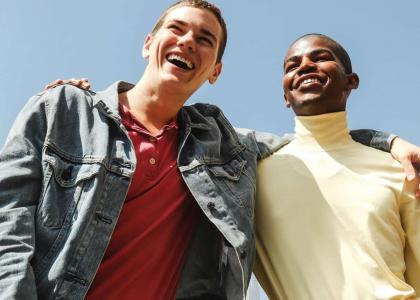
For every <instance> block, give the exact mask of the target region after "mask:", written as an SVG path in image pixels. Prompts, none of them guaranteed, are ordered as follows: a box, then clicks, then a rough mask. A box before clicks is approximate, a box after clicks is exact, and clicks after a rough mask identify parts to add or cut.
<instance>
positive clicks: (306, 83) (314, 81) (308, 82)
mask: <svg viewBox="0 0 420 300" xmlns="http://www.w3.org/2000/svg"><path fill="white" fill-rule="evenodd" d="M325 82H326V79H323V78H320V77H318V76H313V77H312V76H311V77H306V78H304V79H303V80H299V81H298V82H297V84H296V87H295V88H296V89H297V88H300V87H302V88H305V87H312V86H320V85H323V84H324V83H325Z"/></svg>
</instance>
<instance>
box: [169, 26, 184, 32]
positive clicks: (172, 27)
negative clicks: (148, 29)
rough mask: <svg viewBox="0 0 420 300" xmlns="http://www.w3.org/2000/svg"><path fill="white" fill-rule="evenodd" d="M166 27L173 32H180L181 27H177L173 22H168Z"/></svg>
mask: <svg viewBox="0 0 420 300" xmlns="http://www.w3.org/2000/svg"><path fill="white" fill-rule="evenodd" d="M168 29H170V30H172V31H173V32H175V33H177V32H182V29H181V27H179V26H178V25H175V24H169V25H168Z"/></svg>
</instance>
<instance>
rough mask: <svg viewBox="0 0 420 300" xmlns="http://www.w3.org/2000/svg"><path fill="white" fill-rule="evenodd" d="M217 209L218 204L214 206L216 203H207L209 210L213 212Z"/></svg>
mask: <svg viewBox="0 0 420 300" xmlns="http://www.w3.org/2000/svg"><path fill="white" fill-rule="evenodd" d="M215 207H216V204H214V202H209V203H207V208H208V209H210V210H213V209H214V208H215Z"/></svg>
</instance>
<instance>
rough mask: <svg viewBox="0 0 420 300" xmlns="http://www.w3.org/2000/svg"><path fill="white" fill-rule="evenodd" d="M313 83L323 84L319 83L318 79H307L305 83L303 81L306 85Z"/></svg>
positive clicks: (303, 82)
mask: <svg viewBox="0 0 420 300" xmlns="http://www.w3.org/2000/svg"><path fill="white" fill-rule="evenodd" d="M313 82H317V83H321V82H320V81H319V79H317V78H307V79H305V80H304V81H302V84H306V83H313Z"/></svg>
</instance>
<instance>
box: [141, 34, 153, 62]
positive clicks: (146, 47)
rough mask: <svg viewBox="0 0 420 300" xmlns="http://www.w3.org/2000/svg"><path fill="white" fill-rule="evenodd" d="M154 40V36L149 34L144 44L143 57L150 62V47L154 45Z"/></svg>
mask: <svg viewBox="0 0 420 300" xmlns="http://www.w3.org/2000/svg"><path fill="white" fill-rule="evenodd" d="M152 40H153V36H152V35H151V34H150V33H149V34H148V35H147V36H146V39H145V40H144V43H143V50H142V55H143V58H144V59H146V60H148V59H149V56H150V45H151V44H152Z"/></svg>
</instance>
